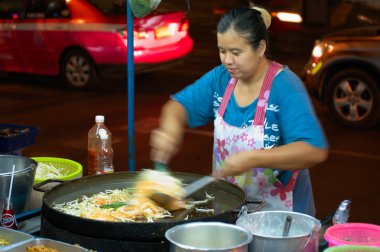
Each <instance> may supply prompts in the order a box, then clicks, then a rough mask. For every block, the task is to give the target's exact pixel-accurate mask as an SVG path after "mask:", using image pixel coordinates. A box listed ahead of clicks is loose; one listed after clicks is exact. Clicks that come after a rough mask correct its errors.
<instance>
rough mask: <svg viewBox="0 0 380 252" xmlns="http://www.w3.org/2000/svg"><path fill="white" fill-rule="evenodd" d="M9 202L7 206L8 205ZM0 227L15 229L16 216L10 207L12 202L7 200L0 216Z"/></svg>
mask: <svg viewBox="0 0 380 252" xmlns="http://www.w3.org/2000/svg"><path fill="white" fill-rule="evenodd" d="M8 202H9V204H8ZM0 226H1V227H5V228H11V229H17V221H16V215H15V212H14V210H13V207H12V202H11V201H8V200H7V203H5V206H4V209H3V211H2V214H1V219H0Z"/></svg>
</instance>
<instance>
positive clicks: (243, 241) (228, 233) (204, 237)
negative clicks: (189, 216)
mask: <svg viewBox="0 0 380 252" xmlns="http://www.w3.org/2000/svg"><path fill="white" fill-rule="evenodd" d="M165 237H166V239H168V240H169V242H170V251H171V252H195V251H214V252H247V251H248V244H249V243H250V242H251V241H252V236H251V234H250V233H249V232H248V231H246V230H245V229H243V228H241V227H238V226H236V225H232V224H226V223H221V222H192V223H187V224H182V225H178V226H175V227H173V228H171V229H169V230H167V231H166V233H165Z"/></svg>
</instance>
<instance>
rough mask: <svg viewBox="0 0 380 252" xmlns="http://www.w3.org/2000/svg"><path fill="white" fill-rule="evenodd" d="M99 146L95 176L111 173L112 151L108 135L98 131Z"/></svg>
mask: <svg viewBox="0 0 380 252" xmlns="http://www.w3.org/2000/svg"><path fill="white" fill-rule="evenodd" d="M100 132H101V133H100V146H99V151H98V157H97V159H98V160H97V161H98V162H97V163H98V168H97V170H96V174H105V173H111V172H113V150H112V146H111V142H110V141H109V139H108V135H107V134H106V133H105V132H104V131H102V130H100Z"/></svg>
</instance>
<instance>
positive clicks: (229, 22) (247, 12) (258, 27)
mask: <svg viewBox="0 0 380 252" xmlns="http://www.w3.org/2000/svg"><path fill="white" fill-rule="evenodd" d="M229 29H233V30H234V31H235V32H237V33H238V34H240V35H241V36H242V37H243V38H244V39H246V40H247V42H248V43H249V44H250V45H251V46H252V47H253V48H254V49H257V48H258V47H259V43H260V41H261V40H264V41H265V42H266V43H267V49H268V32H267V28H266V26H265V23H264V20H263V18H262V16H261V12H260V11H258V10H255V9H251V8H244V7H238V8H234V9H232V10H230V11H229V12H227V13H225V14H224V15H223V16H222V17H221V18H220V20H219V22H218V25H217V32H218V33H224V32H226V31H227V30H229Z"/></svg>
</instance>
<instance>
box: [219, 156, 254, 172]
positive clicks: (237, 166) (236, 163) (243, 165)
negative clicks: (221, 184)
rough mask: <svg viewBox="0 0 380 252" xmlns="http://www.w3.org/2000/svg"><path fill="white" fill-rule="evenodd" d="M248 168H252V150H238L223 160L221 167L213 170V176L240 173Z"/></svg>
mask: <svg viewBox="0 0 380 252" xmlns="http://www.w3.org/2000/svg"><path fill="white" fill-rule="evenodd" d="M250 168H254V167H253V166H252V151H250V152H248V151H245V152H240V153H236V154H234V155H231V156H229V157H228V158H227V159H226V160H224V162H223V165H222V168H221V169H218V170H217V171H215V173H214V174H213V176H215V177H217V178H220V177H226V176H236V175H241V174H242V173H244V172H246V171H248V170H249V169H250Z"/></svg>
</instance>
